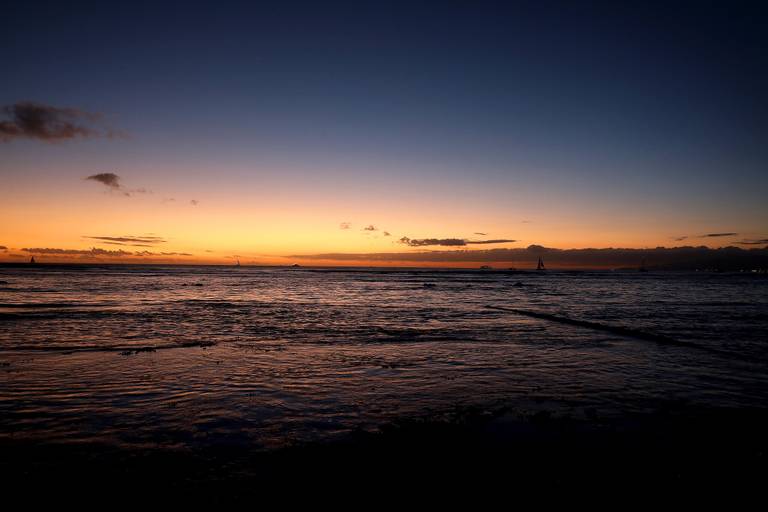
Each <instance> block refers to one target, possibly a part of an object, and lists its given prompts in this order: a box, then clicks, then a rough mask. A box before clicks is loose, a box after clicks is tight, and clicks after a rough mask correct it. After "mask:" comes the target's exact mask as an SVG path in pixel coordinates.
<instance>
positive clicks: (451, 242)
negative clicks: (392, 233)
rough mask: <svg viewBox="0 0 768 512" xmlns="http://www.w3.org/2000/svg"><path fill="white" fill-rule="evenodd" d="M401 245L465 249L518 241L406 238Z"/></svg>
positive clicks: (401, 241)
mask: <svg viewBox="0 0 768 512" xmlns="http://www.w3.org/2000/svg"><path fill="white" fill-rule="evenodd" d="M399 242H400V243H401V244H405V245H408V246H410V247H428V246H434V245H439V246H443V247H463V246H466V245H474V244H478V245H482V244H506V243H511V242H516V240H508V239H497V240H465V239H464V238H418V239H412V238H408V237H407V236H404V237H403V238H401V239H400V240H399Z"/></svg>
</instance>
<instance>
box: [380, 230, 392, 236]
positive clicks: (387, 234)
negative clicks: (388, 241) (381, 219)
mask: <svg viewBox="0 0 768 512" xmlns="http://www.w3.org/2000/svg"><path fill="white" fill-rule="evenodd" d="M382 235H384V236H392V233H390V232H389V231H384V232H383V233H382Z"/></svg>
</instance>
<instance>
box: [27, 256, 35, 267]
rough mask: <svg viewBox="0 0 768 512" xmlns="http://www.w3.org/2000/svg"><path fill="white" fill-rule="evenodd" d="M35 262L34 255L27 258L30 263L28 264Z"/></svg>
mask: <svg viewBox="0 0 768 512" xmlns="http://www.w3.org/2000/svg"><path fill="white" fill-rule="evenodd" d="M35 263H37V262H36V261H35V257H34V256H32V257H31V258H29V264H30V265H34V264H35Z"/></svg>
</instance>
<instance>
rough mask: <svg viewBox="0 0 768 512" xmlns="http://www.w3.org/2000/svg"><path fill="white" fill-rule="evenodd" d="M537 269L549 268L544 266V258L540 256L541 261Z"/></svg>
mask: <svg viewBox="0 0 768 512" xmlns="http://www.w3.org/2000/svg"><path fill="white" fill-rule="evenodd" d="M536 270H547V269H546V268H544V260H543V259H541V256H539V263H538V264H537V265H536Z"/></svg>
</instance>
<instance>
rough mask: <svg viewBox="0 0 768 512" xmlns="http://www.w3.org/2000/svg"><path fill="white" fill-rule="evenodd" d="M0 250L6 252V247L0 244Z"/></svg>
mask: <svg viewBox="0 0 768 512" xmlns="http://www.w3.org/2000/svg"><path fill="white" fill-rule="evenodd" d="M0 252H8V248H7V247H6V246H4V245H0Z"/></svg>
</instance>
